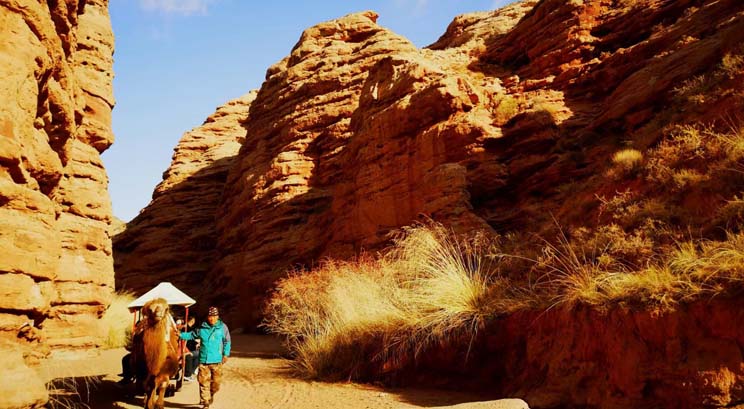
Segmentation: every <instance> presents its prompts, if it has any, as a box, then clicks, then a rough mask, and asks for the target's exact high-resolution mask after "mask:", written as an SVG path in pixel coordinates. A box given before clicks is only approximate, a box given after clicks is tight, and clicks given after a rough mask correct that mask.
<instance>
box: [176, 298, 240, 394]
mask: <svg viewBox="0 0 744 409" xmlns="http://www.w3.org/2000/svg"><path fill="white" fill-rule="evenodd" d="M180 336H181V339H185V340H187V341H190V340H196V339H198V340H200V341H201V348H200V353H199V373H198V374H197V376H196V379H197V380H198V381H199V404H200V405H202V408H203V409H208V408H209V405H211V404H212V402H213V401H214V395H215V394H216V393H217V391H218V390H220V379H221V378H222V364H224V363H226V362H227V357H228V356H230V330H228V328H227V325H225V323H224V322H222V321H221V320H220V313H219V310H217V307H209V312H208V313H207V320H206V321H205V322H204V323H202V325H201V327H199V328H197V329H195V330H193V331H189V332H182V333H181V335H180Z"/></svg>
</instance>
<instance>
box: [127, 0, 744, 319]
mask: <svg viewBox="0 0 744 409" xmlns="http://www.w3.org/2000/svg"><path fill="white" fill-rule="evenodd" d="M743 8H744V6H743V5H742V4H741V3H739V2H736V1H698V2H689V1H682V0H676V1H673V0H668V1H656V0H645V1H641V2H632V3H631V2H611V1H600V0H591V1H571V2H564V1H558V0H556V1H553V0H544V1H540V2H537V1H523V2H519V3H516V4H513V5H511V6H509V7H507V8H504V9H501V10H497V11H494V12H485V13H474V14H469V15H464V16H460V17H458V18H456V19H455V21H453V23H452V24H451V25H450V27H449V28H448V29H447V31H446V33H445V34H444V35H443V36H442V37H441V38H440V39H439V40H438V41H437V42H435V43H434V44H432V46H430V47H428V48H426V49H417V48H416V47H414V46H413V45H412V44H411V43H410V42H408V41H407V40H406V39H404V38H402V37H400V36H398V35H396V34H394V33H392V32H390V31H388V30H386V29H384V28H382V27H380V26H378V25H377V24H376V23H375V21H376V18H377V16H376V14H374V13H373V12H365V13H358V14H352V15H349V16H346V17H344V18H341V19H338V20H334V21H331V22H327V23H323V24H319V25H317V26H315V27H312V28H310V29H308V30H306V31H305V32H304V33H303V34H302V36H301V38H300V40H299V42H298V43H297V45H296V46H295V47H294V49H293V50H292V52H291V54H290V55H289V56H287V57H286V58H284V59H283V60H282V61H280V62H278V63H277V64H275V65H274V66H272V67H270V68H269V69H268V71H267V74H266V81H265V83H264V84H263V86H262V88H261V89H260V90H259V91H258V94H257V95H256V97H255V101H253V103H252V104H251V105H250V108H248V107H247V106H246V107H243V109H245V110H247V112H243V114H242V116H239V117H238V116H236V117H235V120H238V121H244V122H241V123H240V124H237V123H235V124H233V126H234V127H235V129H236V134H237V133H240V132H242V130H241V128H242V129H245V130H246V132H245V134H244V135H243V136H244V137H245V139H244V142H243V143H242V146H241V147H240V149H239V152H238V153H237V155H236V156H234V157H230V158H229V159H224V161H223V162H221V163H219V164H217V165H214V166H215V169H214V173H215V174H220V175H223V174H224V172H225V171H227V172H228V174H227V177H226V182H225V183H224V184H223V181H222V180H221V179H220V180H219V181H217V182H216V184H215V185H214V188H213V189H214V190H213V191H212V190H210V193H209V196H210V199H209V200H198V199H197V200H192V199H187V197H188V196H189V195H185V194H184V192H183V190H181V189H194V190H196V184H191V183H190V182H189V181H187V182H185V183H181V184H179V185H177V186H176V187H174V188H173V189H169V188H170V187H171V186H174V185H175V182H171V181H169V180H170V179H172V178H173V173H174V172H175V173H179V174H180V172H181V171H176V170H174V169H176V168H179V169H180V168H182V167H184V166H193V167H195V168H200V169H202V167H205V166H206V168H211V166H212V165H209V164H207V162H204V159H203V158H201V157H199V158H197V159H186V158H187V156H179V154H178V152H181V151H182V150H184V151H186V150H189V149H190V148H189V147H188V146H189V142H188V138H185V139H184V140H183V141H182V142H181V143H180V144H179V146H178V147H177V148H176V151H177V154H176V156H175V157H174V162H173V164H172V169H171V170H169V171H168V172H166V179H165V181H164V182H163V184H161V185H160V186H159V187H158V189H157V190H156V193H155V195H154V200H153V204H152V205H151V206H150V207H148V208H147V209H145V210H144V211H143V213H142V215H141V216H140V217H138V218H137V219H136V220H135V221H134V222H133V223H130V226H129V228H130V229H133V232H134V233H128V234H125V235H123V236H121V237H120V238H119V239H117V241H116V242H117V244H116V249H117V254H118V255H117V260H119V261H117V266H118V267H117V271H119V272H120V274H121V277H122V280H121V284H120V285H121V286H128V287H130V288H133V289H135V290H138V291H143V290H145V289H147V288H149V287H151V286H152V285H153V284H154V283H155V282H156V281H159V280H164V279H168V280H170V281H175V282H180V283H184V284H185V285H186V287H185V288H184V290H186V292H189V293H191V294H194V295H195V296H197V297H202V296H206V297H207V299H209V298H210V297H211V298H215V299H219V301H220V303H221V304H222V305H223V307H228V310H230V311H233V312H235V315H234V316H232V317H231V318H233V319H234V320H239V321H240V323H239V324H238V323H236V324H237V325H245V326H253V325H255V324H256V323H258V321H259V320H260V316H261V305H262V303H263V300H265V298H266V291H267V290H268V289H270V288H271V286H272V283H273V282H274V281H275V280H276V279H278V278H280V277H281V276H283V275H284V274H286V271H287V270H288V269H291V268H293V267H295V266H309V265H312V264H313V263H314V262H315V261H317V260H319V259H321V258H323V257H326V256H332V257H346V256H350V255H353V254H356V253H358V252H359V251H362V250H375V249H377V248H379V247H380V246H381V245H383V244H385V243H386V242H387V240H388V233H389V232H391V231H394V230H395V229H397V228H399V227H401V226H405V225H408V224H410V223H412V222H415V221H416V220H421V219H424V218H432V219H435V220H437V221H442V222H445V223H446V224H447V225H449V226H452V227H453V228H454V229H456V230H458V231H471V230H473V229H486V230H492V231H497V232H507V231H510V230H515V229H521V228H523V227H524V226H527V225H529V226H537V227H535V229H536V230H539V226H541V225H544V224H551V223H552V217H553V215H555V216H556V217H557V218H558V219H559V221H560V222H562V223H571V222H574V221H576V220H578V221H580V222H584V221H586V212H587V209H586V208H585V206H584V205H583V204H582V203H583V202H586V198H587V197H588V198H593V197H595V196H597V195H599V194H604V193H612V192H614V191H616V190H617V189H619V188H620V187H621V186H617V185H616V184H604V185H602V184H601V183H595V184H594V185H593V186H591V187H590V188H587V189H586V191H584V192H582V193H581V194H578V195H576V194H569V193H570V192H569V189H568V188H565V187H566V186H569V185H571V184H574V183H578V182H583V181H587V180H589V179H590V178H591V177H592V176H594V175H596V174H601V173H603V172H604V171H605V170H606V168H607V163H608V161H609V160H610V158H611V156H612V153H613V152H615V151H617V150H618V149H620V147H619V146H618V143H617V142H615V141H619V140H632V141H635V143H636V145H638V146H639V147H642V148H645V147H649V146H651V145H652V144H654V143H655V142H656V141H658V140H659V138H660V137H661V134H662V132H661V131H662V129H664V127H666V126H668V125H669V124H672V123H677V122H683V123H684V122H694V121H702V120H704V119H705V118H712V117H715V118H721V117H722V115H724V114H725V113H726V111H727V110H728V111H731V110H734V111H731V112H735V110H736V107H741V106H742V102H741V98H738V97H735V96H734V95H737V94H736V93H735V91H732V92H730V93H728V94H726V95H729V97H726V98H714V99H709V100H708V102H706V103H705V104H700V105H698V106H695V107H694V109H693V108H692V107H690V106H687V107H685V106H679V105H675V104H676V102H675V98H676V96H675V95H677V94H678V91H675V90H676V89H678V88H679V85H680V83H682V82H684V80H685V79H688V78H692V77H694V76H698V75H703V74H705V73H710V72H711V71H714V70H716V69H717V67H720V65H721V61H722V58H723V57H724V56H725V55H726V54H728V53H732V52H734V53H736V52H739V51H738V50H739V49H738V47H739V46H738V44H739V43H740V42H741V40H742V39H744V38H742V37H744V30H742V24H744V22H743V20H742V15H741V13H742V10H743ZM711 27H713V28H711ZM737 84H738V83H737V82H736V81H730V82H728V83H726V87H729V88H732V87H733V88H734V90H735V89H736V87H740V85H737ZM225 119H226V120H227V118H225ZM225 126H228V125H225ZM236 137H237V136H236ZM215 143H216V145H215V146H221V145H220V144H221V142H219V141H217V139H215ZM235 146H236V145H235ZM235 146H234V147H235ZM203 149H208V148H207V147H205V148H203ZM179 157H181V158H182V159H179ZM183 161H194V162H193V163H191V162H188V163H187V162H183ZM228 161H229V164H228ZM182 162H183V163H182ZM206 168H205V169H206ZM228 168H229V169H228ZM200 172H201V173H203V174H205V175H206V174H212V171H211V170H203V171H200ZM220 177H222V176H220ZM197 179H198V178H196V177H195V178H194V180H197ZM176 180H180V179H176ZM199 183H200V184H201V182H199ZM223 187H224V192H222V196H221V198H219V199H218V198H217V195H218V193H217V191H219V190H222V189H223ZM561 187H564V188H565V189H564V190H561V189H562V188H561ZM201 189H202V188H201V187H200V188H199V190H200V191H201ZM566 192H569V193H566ZM192 193H193V192H191V193H190V194H192ZM199 194H204V193H199ZM582 201H583V202H582ZM206 202H209V203H210V204H209V205H205V203H206ZM595 202H596V200H595ZM168 203H174V205H169V204H168ZM156 204H157V206H155V205H156ZM168 206H173V207H172V209H178V211H177V212H174V211H172V210H168ZM153 207H157V208H158V209H160V210H158V211H157V212H155V210H154V209H153ZM213 208H216V212H215V213H214V216H213V211H212V209H213ZM595 210H596V209H595ZM182 212H188V213H189V214H197V213H198V214H199V215H200V216H199V217H198V218H196V219H194V220H193V221H180V220H179V218H175V217H173V215H174V214H176V213H182ZM202 216H203V217H205V218H206V219H202V218H201V217H202ZM212 217H214V220H215V224H216V227H214V229H215V230H212V229H213V227H212V226H206V225H205V224H204V223H202V221H204V220H211V218H212ZM197 220H198V223H196V221H197ZM192 222H194V224H193V225H194V226H196V225H198V226H200V227H199V228H198V229H191V228H189V229H186V228H185V226H186V224H190V223H192ZM181 223H183V224H181ZM161 226H162V227H161ZM144 231H148V233H147V234H142V233H141V232H144ZM137 232H140V233H137ZM166 232H167V233H166ZM151 236H152V237H157V239H152V240H151V239H149V238H147V237H151ZM166 237H169V238H170V240H163V239H164V238H166ZM182 237H184V239H183V240H181V238H182ZM186 237H190V238H186ZM194 237H204V238H205V240H202V241H199V240H196V241H194V239H193V238H194ZM160 238H163V239H160ZM165 241H167V242H168V243H167V244H164V242H165ZM145 242H148V243H150V244H144V243H145ZM197 242H198V243H197ZM199 243H201V244H199ZM153 246H155V247H153ZM162 246H166V248H167V249H168V250H167V251H162V250H163V247H162ZM175 248H178V249H188V250H186V254H189V256H188V259H189V260H195V263H193V264H191V263H186V262H184V261H183V260H182V257H183V254H184V253H183V251H182V250H179V251H173V250H172V249H175ZM119 249H121V250H119ZM154 249H160V250H161V251H158V252H154V251H153V250H154ZM127 260H130V261H127ZM205 272H206V275H205ZM135 275H136V276H140V275H146V276H148V277H157V278H155V279H152V280H149V279H146V280H145V281H143V283H145V284H144V285H139V286H138V284H137V283H136V282H135V281H136V280H132V279H130V277H134V276H135ZM204 278H206V280H203V279H204ZM205 283H206V285H205Z"/></svg>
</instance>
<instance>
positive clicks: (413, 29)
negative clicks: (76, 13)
mask: <svg viewBox="0 0 744 409" xmlns="http://www.w3.org/2000/svg"><path fill="white" fill-rule="evenodd" d="M510 2H511V1H510V0H438V1H436V0H378V1H366V0H352V1H342V0H336V1H325V0H324V1H307V0H304V1H299V0H285V1H279V0H274V1H260V2H259V1H248V0H111V1H110V3H109V11H110V13H111V23H112V25H113V29H114V36H115V38H116V51H115V54H114V73H115V77H114V95H115V97H116V107H115V108H114V111H113V129H114V134H115V136H116V141H115V142H114V144H113V146H111V147H110V148H109V149H108V150H107V151H106V152H104V154H103V161H104V164H105V166H106V170H107V171H108V174H109V179H110V184H109V191H110V193H111V200H112V202H113V208H114V215H115V216H117V217H119V218H120V219H122V220H124V221H129V220H131V219H132V218H133V217H134V216H136V215H137V213H139V211H140V209H142V208H143V207H145V206H147V204H148V203H149V201H150V198H151V196H152V191H153V189H154V188H155V185H157V184H158V183H159V182H160V180H161V179H162V173H163V172H164V171H165V170H166V169H167V168H168V166H169V165H170V161H171V156H172V154H173V148H174V147H175V146H176V144H177V143H178V140H179V139H180V138H181V135H182V134H183V133H184V132H186V131H188V130H190V129H192V128H194V127H196V126H199V125H200V124H201V123H202V122H203V121H204V119H205V118H206V117H207V116H208V115H209V114H211V113H212V112H214V110H215V108H217V107H218V106H219V105H222V104H223V103H224V102H226V101H228V100H230V99H233V98H236V97H238V96H240V95H243V94H245V93H246V92H248V91H249V90H251V89H257V88H260V86H261V83H262V82H263V80H264V76H265V73H266V69H267V68H268V67H269V66H270V65H272V64H273V63H275V62H277V61H279V60H280V59H282V58H283V57H284V56H285V55H287V54H289V51H290V50H291V49H292V47H293V46H294V45H295V43H296V42H297V40H298V39H299V37H300V34H301V33H302V31H303V30H304V29H305V28H307V27H310V26H312V25H315V24H317V23H319V22H322V21H327V20H331V19H334V18H337V17H341V16H343V15H346V14H349V13H353V12H357V11H363V10H374V11H376V12H377V13H378V14H379V15H380V17H379V19H378V20H377V23H378V24H380V25H381V26H383V27H387V28H389V29H391V30H393V31H395V32H397V33H398V34H401V35H403V36H405V37H407V38H408V39H409V40H411V41H412V42H413V43H414V44H416V45H417V46H419V47H423V46H426V45H428V44H431V43H433V42H434V41H436V39H437V38H439V36H440V35H441V34H442V33H444V31H445V29H446V28H447V25H448V24H449V23H450V22H451V21H452V19H453V18H454V17H455V16H456V15H458V14H462V13H467V12H472V11H483V10H492V9H495V8H498V7H501V6H503V5H505V4H507V3H510Z"/></svg>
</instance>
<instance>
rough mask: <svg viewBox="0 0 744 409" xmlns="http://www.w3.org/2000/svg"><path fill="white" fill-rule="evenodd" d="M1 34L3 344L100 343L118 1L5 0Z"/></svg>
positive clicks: (106, 290)
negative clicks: (114, 5)
mask: <svg viewBox="0 0 744 409" xmlns="http://www.w3.org/2000/svg"><path fill="white" fill-rule="evenodd" d="M0 38H2V39H3V41H2V44H1V45H0V254H2V256H1V257H0V342H2V343H3V345H6V346H10V347H11V348H19V347H20V348H21V350H23V351H24V352H25V353H26V354H27V358H28V357H29V356H28V354H29V353H31V351H33V352H34V353H35V354H41V355H43V354H45V351H48V350H49V348H50V347H51V348H55V350H56V349H65V348H75V347H89V346H93V345H96V344H97V343H99V342H100V337H101V335H102V334H100V330H99V328H98V324H97V319H98V317H99V316H100V315H101V314H102V313H103V311H104V310H105V308H106V307H107V304H108V301H109V299H110V296H111V293H112V291H113V287H114V271H113V259H112V250H111V239H110V237H109V235H108V226H109V223H110V219H111V203H110V200H109V196H108V191H107V187H108V178H107V176H106V171H105V169H104V167H103V164H102V162H101V158H100V154H101V152H103V151H104V150H105V149H106V148H108V147H109V146H110V145H111V143H112V142H113V134H112V132H111V109H112V107H113V105H114V98H113V94H112V77H113V59H112V54H113V34H112V32H111V26H110V22H109V17H108V3H107V1H106V0H87V1H83V0H80V1H78V0H66V1H65V0H61V1H50V2H41V3H40V2H36V1H26V0H1V1H0ZM14 362H15V361H14ZM24 382H25V381H24ZM6 386H7V385H6ZM16 386H18V385H16ZM42 390H43V387H42ZM44 393H45V392H44ZM3 395H4V396H11V395H6V394H3ZM14 396H16V397H17V396H18V394H15V395H14ZM11 397H12V396H11ZM11 403H12V402H11ZM11 403H8V404H11ZM26 403H27V404H29V405H31V404H32V403H31V402H30V401H27V402H26ZM36 403H37V404H38V402H36Z"/></svg>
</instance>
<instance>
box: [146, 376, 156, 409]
mask: <svg viewBox="0 0 744 409" xmlns="http://www.w3.org/2000/svg"><path fill="white" fill-rule="evenodd" d="M154 381H155V384H154V385H153V388H152V389H151V390H150V393H149V396H150V398H149V399H148V402H147V406H146V407H145V409H157V408H158V400H157V394H158V383H157V378H156V379H154Z"/></svg>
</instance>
